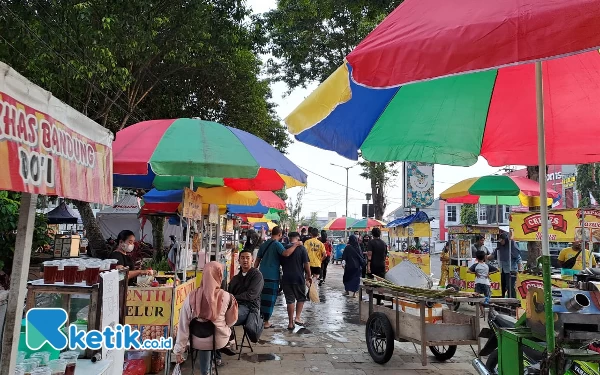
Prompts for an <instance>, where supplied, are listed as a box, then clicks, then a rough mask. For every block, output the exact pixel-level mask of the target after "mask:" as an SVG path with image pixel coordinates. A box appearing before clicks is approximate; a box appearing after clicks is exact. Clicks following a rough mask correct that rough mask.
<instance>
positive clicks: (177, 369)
mask: <svg viewBox="0 0 600 375" xmlns="http://www.w3.org/2000/svg"><path fill="white" fill-rule="evenodd" d="M172 375H181V368H180V367H179V363H178V364H176V365H175V367H174V368H173V374H172Z"/></svg>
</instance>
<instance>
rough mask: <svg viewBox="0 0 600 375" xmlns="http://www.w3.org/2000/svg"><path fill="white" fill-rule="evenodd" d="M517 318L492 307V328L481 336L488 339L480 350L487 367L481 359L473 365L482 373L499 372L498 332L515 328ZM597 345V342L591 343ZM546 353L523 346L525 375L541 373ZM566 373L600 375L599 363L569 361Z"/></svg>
mask: <svg viewBox="0 0 600 375" xmlns="http://www.w3.org/2000/svg"><path fill="white" fill-rule="evenodd" d="M516 324H517V319H515V318H513V317H512V316H509V315H505V314H500V313H498V312H496V311H495V310H493V309H490V312H489V314H488V325H489V327H490V328H484V329H483V330H482V333H481V337H487V338H488V340H487V342H486V343H485V345H484V346H483V348H482V349H481V351H480V352H479V357H487V360H486V362H485V367H484V368H482V366H481V365H482V363H481V361H480V360H478V359H476V360H475V361H473V366H474V367H475V369H476V370H477V372H479V374H481V375H484V374H485V375H493V374H498V336H497V335H498V334H499V332H498V331H499V330H500V329H503V328H515V327H516ZM590 345H596V344H590ZM544 357H545V355H544V353H542V352H539V351H536V350H534V349H532V348H529V347H527V346H524V347H523V368H524V369H525V372H524V375H538V374H541V370H540V366H541V363H542V360H543V359H544ZM563 374H564V375H600V368H599V364H598V363H592V362H583V361H569V362H568V363H566V364H565V372H564V373H563Z"/></svg>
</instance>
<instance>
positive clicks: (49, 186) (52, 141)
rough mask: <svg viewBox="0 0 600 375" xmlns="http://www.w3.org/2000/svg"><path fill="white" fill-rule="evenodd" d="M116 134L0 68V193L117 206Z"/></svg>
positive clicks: (0, 64)
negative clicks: (114, 147)
mask: <svg viewBox="0 0 600 375" xmlns="http://www.w3.org/2000/svg"><path fill="white" fill-rule="evenodd" d="M111 145H112V134H111V133H110V132H109V131H108V130H107V129H105V128H103V127H101V126H100V125H98V124H97V123H95V122H94V121H92V120H91V119H89V118H87V117H85V116H84V115H82V114H81V113H79V112H77V111H75V110H74V109H73V108H71V107H69V106H67V105H66V104H64V103H62V102H60V101H59V100H58V99H56V98H55V97H53V96H52V95H50V94H49V93H48V92H47V91H45V90H43V89H42V88H40V87H38V86H36V85H34V84H33V83H31V82H29V81H28V80H27V79H25V78H24V77H23V76H21V75H19V74H18V73H16V72H15V71H14V70H12V69H11V68H10V67H9V66H8V65H6V64H4V63H1V62H0V190H11V191H20V192H26V193H34V194H43V195H58V196H61V197H66V198H71V199H77V200H81V201H86V202H97V203H102V204H107V205H112V203H113V194H112V189H113V185H112V184H113V182H112V176H113V173H112V151H111Z"/></svg>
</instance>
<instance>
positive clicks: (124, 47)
mask: <svg viewBox="0 0 600 375" xmlns="http://www.w3.org/2000/svg"><path fill="white" fill-rule="evenodd" d="M0 5H1V6H2V10H3V12H2V15H1V16H0V29H1V30H2V35H1V37H0V46H1V47H2V48H0V60H2V61H4V62H6V63H7V64H9V65H11V66H12V67H13V68H14V69H16V70H17V71H18V72H20V73H21V74H23V75H24V76H26V77H27V78H28V79H30V80H31V81H33V82H35V83H36V84H38V85H40V86H42V87H43V88H45V89H47V90H48V91H50V92H52V93H53V94H54V95H55V96H56V97H57V98H59V99H61V100H62V101H64V102H66V103H67V104H69V105H71V106H72V107H74V108H75V109H77V110H79V111H80V112H82V113H83V114H85V115H87V116H88V117H90V118H92V119H93V120H95V121H97V122H98V123H100V124H101V125H103V126H105V127H107V128H108V129H110V130H111V131H113V132H117V131H118V130H120V129H122V128H123V127H125V126H127V125H130V124H132V123H135V122H139V121H143V120H148V119H156V118H178V117H202V118H203V119H206V120H213V121H218V122H221V123H223V124H226V125H231V126H235V127H238V128H240V129H243V130H247V131H250V132H252V133H254V134H256V135H258V136H259V137H261V138H263V139H265V140H267V141H269V142H271V143H272V144H274V145H275V146H276V147H277V148H279V149H280V150H283V149H285V147H286V146H287V144H288V142H289V140H288V137H287V135H286V133H285V129H284V127H283V126H282V124H281V123H280V121H279V119H278V118H277V116H276V115H275V111H274V106H273V104H272V103H270V102H269V100H270V98H271V92H270V89H269V83H268V81H265V80H261V79H259V78H258V76H259V74H260V69H261V61H260V59H259V58H258V57H257V55H256V52H257V51H258V50H259V48H260V45H258V44H257V42H259V41H261V40H262V39H261V38H259V36H260V33H259V30H258V29H257V28H255V26H253V25H251V24H248V23H247V21H246V20H247V16H248V15H249V10H248V8H247V7H246V6H245V4H244V1H242V0H219V1H216V0H207V1H186V2H177V1H165V0H132V1H127V2H122V1H116V0H108V1H102V2H91V1H87V2H86V1H76V2H74V1H44V2H40V1H35V2H34V1H10V0H0ZM73 203H74V204H75V206H76V207H77V209H78V210H79V212H80V214H81V218H82V221H83V223H84V225H85V227H86V230H87V234H88V237H89V240H90V247H91V249H92V254H95V251H100V250H102V249H104V247H105V243H104V239H103V237H102V234H101V232H100V228H99V227H98V225H97V223H96V221H95V218H94V215H93V212H92V209H91V207H90V205H89V204H87V203H85V202H78V201H74V202H73Z"/></svg>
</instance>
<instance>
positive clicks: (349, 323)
mask: <svg viewBox="0 0 600 375" xmlns="http://www.w3.org/2000/svg"><path fill="white" fill-rule="evenodd" d="M342 274H343V270H342V267H341V266H340V265H331V264H330V265H329V268H328V275H327V282H326V283H325V284H324V285H323V286H322V287H321V288H320V291H319V294H320V297H321V303H319V304H311V303H307V304H306V306H305V309H304V313H303V320H304V321H305V322H306V327H305V328H301V327H297V328H296V329H295V330H294V331H293V332H290V331H288V330H287V329H286V327H287V313H286V311H285V300H284V298H283V296H280V297H279V298H278V300H277V305H276V307H275V311H274V317H273V318H272V323H273V324H274V325H275V327H274V328H272V329H266V330H264V332H263V335H262V337H261V340H260V342H259V343H257V344H253V348H254V352H250V350H249V349H247V348H244V352H243V354H242V357H241V359H240V360H238V358H237V356H235V357H227V356H223V361H224V362H225V365H224V366H223V367H219V369H218V370H219V375H233V374H236V375H237V374H243V375H253V374H256V375H258V374H269V373H271V374H273V375H287V374H304V373H327V374H348V375H352V374H356V375H371V374H377V375H388V374H389V375H391V374H403V375H417V374H419V375H430V374H444V375H466V374H476V372H475V370H474V369H473V367H472V366H471V360H472V359H473V358H474V354H473V351H472V350H471V348H470V347H469V346H459V347H458V349H457V352H456V354H455V355H454V357H453V358H452V359H450V360H449V361H446V362H439V361H437V360H436V359H435V357H433V355H432V354H431V352H428V361H429V364H428V365H427V366H422V365H421V356H420V354H419V352H417V350H416V349H415V347H414V346H413V344H410V343H399V342H396V343H395V349H394V354H393V356H392V358H391V360H390V361H389V362H388V363H386V364H385V365H379V364H377V363H375V362H373V360H372V359H371V357H370V356H369V354H368V351H367V347H366V344H365V327H364V325H361V324H360V322H359V317H358V299H357V298H355V299H352V298H348V297H345V296H343V295H342V294H343V284H342V281H341V280H342ZM237 336H238V337H239V338H241V337H242V331H241V330H239V331H238V335H237ZM476 349H477V348H476V347H475V350H476ZM419 350H420V348H419ZM189 362H190V360H188V361H186V362H185V363H184V364H183V365H182V374H183V375H189V374H191V373H192V372H191V364H190V363H189ZM194 374H200V371H199V370H198V367H197V366H196V368H195V371H194Z"/></svg>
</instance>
